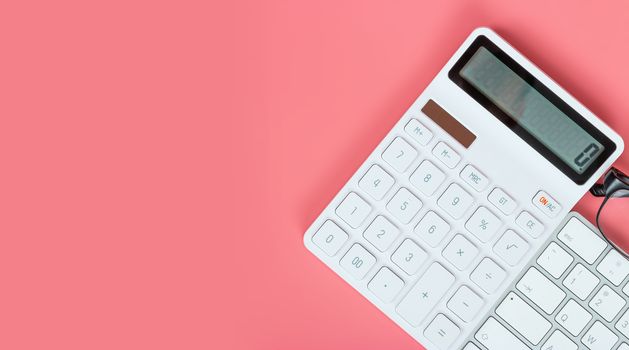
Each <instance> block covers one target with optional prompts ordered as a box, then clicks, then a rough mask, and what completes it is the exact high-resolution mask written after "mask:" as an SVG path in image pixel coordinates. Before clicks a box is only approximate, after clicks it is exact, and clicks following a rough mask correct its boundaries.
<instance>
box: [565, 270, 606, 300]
mask: <svg viewBox="0 0 629 350" xmlns="http://www.w3.org/2000/svg"><path fill="white" fill-rule="evenodd" d="M599 281H600V280H599V279H598V277H596V276H594V274H593V273H591V272H590V271H589V270H588V269H586V268H585V266H583V265H581V264H577V265H576V266H575V267H574V268H573V269H572V271H570V273H569V274H568V276H566V279H564V280H563V285H564V286H566V287H568V289H569V290H570V291H571V292H572V293H574V295H576V296H577V297H578V298H579V299H581V300H585V299H587V297H588V296H590V294H591V293H592V291H594V288H596V286H597V285H598V282H599Z"/></svg>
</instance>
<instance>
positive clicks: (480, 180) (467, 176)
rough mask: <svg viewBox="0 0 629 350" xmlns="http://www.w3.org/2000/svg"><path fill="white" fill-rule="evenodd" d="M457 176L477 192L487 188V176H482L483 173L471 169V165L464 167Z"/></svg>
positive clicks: (473, 168)
mask: <svg viewBox="0 0 629 350" xmlns="http://www.w3.org/2000/svg"><path fill="white" fill-rule="evenodd" d="M459 176H460V177H461V179H463V181H465V182H466V183H467V184H468V185H470V186H472V188H473V189H475V190H476V191H477V192H481V191H483V190H485V189H486V188H487V186H489V179H488V178H487V176H485V175H483V173H481V172H480V171H478V169H476V168H475V167H473V166H472V165H471V164H468V165H466V166H465V168H463V170H462V171H461V173H460V174H459Z"/></svg>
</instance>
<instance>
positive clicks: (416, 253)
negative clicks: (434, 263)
mask: <svg viewBox="0 0 629 350" xmlns="http://www.w3.org/2000/svg"><path fill="white" fill-rule="evenodd" d="M426 258H428V254H426V252H425V251H424V250H423V249H421V248H420V247H419V246H418V245H417V244H415V242H413V241H412V240H410V239H408V238H407V239H405V240H404V242H402V244H400V246H399V247H398V249H397V250H396V251H395V253H393V255H392V256H391V261H393V262H394V263H395V265H397V266H398V267H399V268H400V269H402V271H404V272H406V273H407V274H408V275H414V274H416V273H417V271H418V270H419V268H420V267H421V266H422V264H423V263H424V261H426Z"/></svg>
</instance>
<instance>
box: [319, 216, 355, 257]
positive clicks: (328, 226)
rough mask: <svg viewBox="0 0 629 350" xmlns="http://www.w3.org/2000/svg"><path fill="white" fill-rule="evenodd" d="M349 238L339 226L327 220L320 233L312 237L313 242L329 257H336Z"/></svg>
mask: <svg viewBox="0 0 629 350" xmlns="http://www.w3.org/2000/svg"><path fill="white" fill-rule="evenodd" d="M348 238H349V236H348V235H347V233H345V231H343V230H342V229H341V228H340V227H338V225H336V224H335V223H334V222H332V221H330V220H326V221H325V222H324V223H323V225H321V228H320V229H319V231H317V232H316V233H315V234H314V236H312V242H313V243H314V244H316V245H317V247H319V248H321V250H323V251H324V252H325V253H326V254H328V255H329V256H334V255H335V254H336V253H338V251H339V249H341V247H342V246H343V244H344V243H345V242H346V241H347V239H348Z"/></svg>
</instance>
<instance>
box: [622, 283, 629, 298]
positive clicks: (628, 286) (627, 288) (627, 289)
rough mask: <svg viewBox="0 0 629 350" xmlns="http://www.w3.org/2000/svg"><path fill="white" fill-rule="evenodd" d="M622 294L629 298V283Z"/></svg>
mask: <svg viewBox="0 0 629 350" xmlns="http://www.w3.org/2000/svg"><path fill="white" fill-rule="evenodd" d="M622 292H623V293H625V295H628V296H629V283H627V284H625V288H623V289H622Z"/></svg>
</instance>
